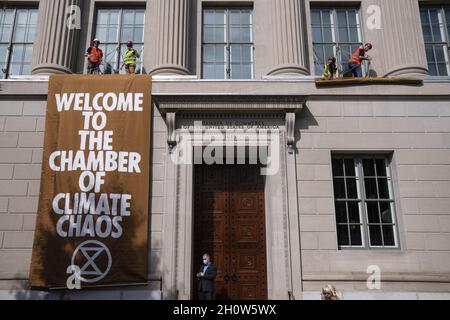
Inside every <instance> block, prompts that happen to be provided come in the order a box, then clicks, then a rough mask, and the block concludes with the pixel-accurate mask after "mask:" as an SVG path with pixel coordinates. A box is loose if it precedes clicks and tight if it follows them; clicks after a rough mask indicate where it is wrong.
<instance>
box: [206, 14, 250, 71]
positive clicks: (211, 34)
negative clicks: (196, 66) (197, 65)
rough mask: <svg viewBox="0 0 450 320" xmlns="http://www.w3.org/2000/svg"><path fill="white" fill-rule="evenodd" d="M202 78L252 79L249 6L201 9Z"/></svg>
mask: <svg viewBox="0 0 450 320" xmlns="http://www.w3.org/2000/svg"><path fill="white" fill-rule="evenodd" d="M202 38H203V40H202V77H203V79H252V78H253V65H254V63H253V51H254V50H253V48H254V47H253V17H252V9H250V8H204V9H203V37H202Z"/></svg>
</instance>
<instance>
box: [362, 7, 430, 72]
mask: <svg viewBox="0 0 450 320" xmlns="http://www.w3.org/2000/svg"><path fill="white" fill-rule="evenodd" d="M364 4H365V8H362V9H363V10H364V11H363V12H365V11H366V10H367V8H368V6H369V5H377V6H379V8H380V9H381V12H380V13H381V14H380V21H379V22H380V28H381V29H376V28H375V29H373V28H371V29H372V30H370V29H369V28H368V26H367V25H366V26H365V28H366V30H365V31H366V32H365V34H366V37H365V38H366V39H365V40H366V41H371V42H372V43H373V45H374V50H373V53H370V55H371V56H372V57H373V58H374V59H373V64H372V67H373V69H374V70H375V71H376V72H377V73H378V76H399V75H424V74H428V64H427V58H426V54H425V48H424V41H423V33H422V26H421V21H420V10H419V1H417V0H395V1H392V0H370V1H366V2H365V3H364Z"/></svg>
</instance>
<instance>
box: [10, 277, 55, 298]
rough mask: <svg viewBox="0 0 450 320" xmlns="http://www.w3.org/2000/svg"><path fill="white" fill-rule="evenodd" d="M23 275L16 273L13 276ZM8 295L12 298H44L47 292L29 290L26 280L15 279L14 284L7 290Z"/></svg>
mask: <svg viewBox="0 0 450 320" xmlns="http://www.w3.org/2000/svg"><path fill="white" fill-rule="evenodd" d="M22 277H23V275H21V274H16V276H15V278H16V279H20V278H22ZM9 297H10V298H11V299H13V300H46V299H47V298H48V293H47V292H44V291H37V290H30V286H29V284H28V281H27V280H15V283H14V285H13V286H12V287H11V289H10V290H9Z"/></svg>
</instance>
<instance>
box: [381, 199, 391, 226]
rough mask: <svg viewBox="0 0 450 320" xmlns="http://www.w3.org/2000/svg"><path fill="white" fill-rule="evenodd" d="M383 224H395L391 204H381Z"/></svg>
mask: <svg viewBox="0 0 450 320" xmlns="http://www.w3.org/2000/svg"><path fill="white" fill-rule="evenodd" d="M380 209H381V221H382V223H393V220H392V212H391V204H390V203H389V202H380Z"/></svg>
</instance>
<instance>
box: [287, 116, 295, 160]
mask: <svg viewBox="0 0 450 320" xmlns="http://www.w3.org/2000/svg"><path fill="white" fill-rule="evenodd" d="M295 120H296V115H295V113H294V112H287V113H286V140H287V145H288V151H289V152H293V151H294V148H295Z"/></svg>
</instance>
